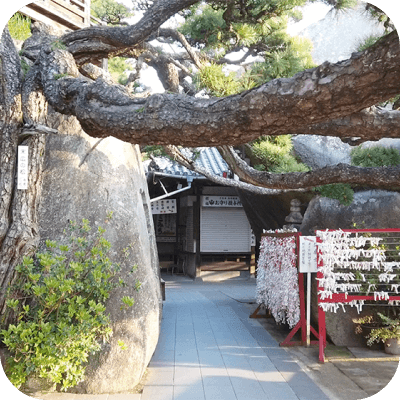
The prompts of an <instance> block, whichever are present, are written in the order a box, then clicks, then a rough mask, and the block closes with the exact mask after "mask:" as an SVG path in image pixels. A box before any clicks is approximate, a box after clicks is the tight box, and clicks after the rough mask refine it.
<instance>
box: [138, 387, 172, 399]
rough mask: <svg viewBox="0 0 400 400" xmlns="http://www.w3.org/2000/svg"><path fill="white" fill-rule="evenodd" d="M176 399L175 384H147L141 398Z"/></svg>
mask: <svg viewBox="0 0 400 400" xmlns="http://www.w3.org/2000/svg"><path fill="white" fill-rule="evenodd" d="M156 399H157V400H174V387H173V386H145V387H144V388H143V393H142V397H141V399H140V400H156Z"/></svg>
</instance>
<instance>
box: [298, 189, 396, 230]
mask: <svg viewBox="0 0 400 400" xmlns="http://www.w3.org/2000/svg"><path fill="white" fill-rule="evenodd" d="M354 223H355V224H356V226H357V227H358V228H360V229H361V228H362V229H364V228H365V229H368V228H369V229H373V228H377V229H384V228H398V227H399V226H400V194H399V193H397V192H389V191H385V190H366V191H361V192H356V193H355V194H354V200H353V203H352V204H351V205H349V206H343V205H341V204H340V203H339V201H338V200H333V199H328V198H326V197H320V196H318V197H315V198H314V199H312V200H311V202H310V204H309V206H308V208H307V211H306V212H305V214H304V218H303V223H302V225H301V228H300V230H301V232H302V233H303V234H304V235H314V234H315V230H318V229H339V228H340V229H350V228H353V224H354Z"/></svg>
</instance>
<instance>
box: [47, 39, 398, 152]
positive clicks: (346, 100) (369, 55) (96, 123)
mask: <svg viewBox="0 0 400 400" xmlns="http://www.w3.org/2000/svg"><path fill="white" fill-rule="evenodd" d="M42 54H43V53H42ZM399 64H400V50H399V40H398V36H397V34H396V33H392V34H389V35H387V36H386V37H385V38H384V39H382V40H381V41H380V42H378V43H377V44H376V45H375V46H373V47H371V48H370V49H368V50H366V51H364V52H362V53H355V54H353V56H352V58H351V59H349V60H346V61H342V62H339V63H336V64H330V63H324V64H322V65H320V66H319V67H317V68H314V69H310V70H306V71H303V72H301V73H298V74H297V75H295V76H294V77H292V78H288V79H275V80H272V81H270V82H267V83H265V84H263V85H261V86H260V87H258V88H255V89H252V90H249V91H246V92H243V93H241V94H238V95H233V96H228V97H225V98H211V99H198V98H191V97H188V96H185V95H172V94H162V95H161V94H157V95H153V96H150V97H149V98H147V99H141V100H138V99H135V98H132V97H130V96H129V95H128V94H127V93H126V92H124V91H123V90H122V89H119V88H115V87H110V86H109V85H108V84H106V83H105V82H103V81H101V80H97V81H96V82H94V83H88V82H83V81H82V80H81V79H79V78H73V77H76V76H77V75H76V71H77V69H76V67H75V66H74V60H73V58H72V55H68V53H67V52H63V54H62V56H60V54H58V55H57V52H52V53H50V54H48V55H47V56H46V57H43V58H42V59H41V61H40V68H41V71H42V72H41V73H42V83H43V86H44V91H45V94H46V97H47V99H48V101H49V103H50V104H51V105H52V106H53V107H54V108H55V109H56V110H57V111H59V112H61V113H67V114H72V115H75V116H76V117H77V118H78V120H79V121H80V123H81V125H82V127H83V128H84V129H85V131H86V132H87V133H88V134H90V135H92V136H94V137H105V136H109V135H110V133H111V134H112V135H113V136H115V137H117V138H119V139H121V140H123V141H126V142H130V143H137V144H176V145H184V146H198V145H202V146H215V145H225V144H231V145H237V144H242V143H246V142H250V141H252V140H254V139H255V138H257V137H259V136H261V135H264V134H268V135H282V134H287V133H293V132H296V131H299V130H302V129H306V127H308V126H310V125H314V124H317V123H325V122H328V121H330V120H332V119H338V118H342V117H346V116H349V115H351V114H354V113H357V112H360V111H361V110H363V109H364V108H366V107H370V106H372V105H374V104H376V103H378V102H379V101H383V100H386V99H388V98H390V97H393V96H394V95H396V94H397V93H399V92H400V69H399V68H398V65H399ZM63 73H67V74H69V75H71V77H65V78H62V79H59V80H57V79H55V78H54V76H56V75H57V74H63ZM57 76H58V75H57ZM346 136H348V133H346ZM353 136H359V135H358V134H357V131H356V130H353ZM382 136H384V135H382ZM382 136H381V134H380V133H379V132H377V134H376V137H382Z"/></svg>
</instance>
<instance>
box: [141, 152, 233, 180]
mask: <svg viewBox="0 0 400 400" xmlns="http://www.w3.org/2000/svg"><path fill="white" fill-rule="evenodd" d="M184 152H185V155H189V156H190V155H191V154H192V153H190V152H189V150H186V149H184ZM197 152H199V154H198V155H197V157H196V161H195V164H198V166H200V167H202V168H205V169H207V170H208V171H210V172H211V173H212V174H214V175H218V176H223V173H224V172H228V171H229V167H228V164H227V163H226V162H225V160H224V159H223V158H222V157H221V154H220V153H219V151H218V150H217V149H216V148H215V147H199V148H197V149H196V153H197ZM155 162H156V164H157V165H154V162H152V161H150V160H147V161H145V162H144V163H143V164H144V169H145V172H150V171H156V172H161V173H164V174H168V175H175V176H182V177H185V176H192V177H193V178H194V179H196V178H203V175H200V174H198V173H197V172H193V171H191V170H189V169H187V168H185V167H183V166H182V165H180V164H179V163H177V162H175V161H172V160H170V159H169V158H166V157H156V158H155Z"/></svg>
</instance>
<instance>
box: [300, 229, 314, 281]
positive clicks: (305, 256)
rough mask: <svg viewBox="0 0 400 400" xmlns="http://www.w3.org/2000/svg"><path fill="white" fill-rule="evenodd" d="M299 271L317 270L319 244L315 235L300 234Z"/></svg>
mask: <svg viewBox="0 0 400 400" xmlns="http://www.w3.org/2000/svg"><path fill="white" fill-rule="evenodd" d="M299 272H301V273H307V272H317V246H316V237H315V236H300V253H299Z"/></svg>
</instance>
